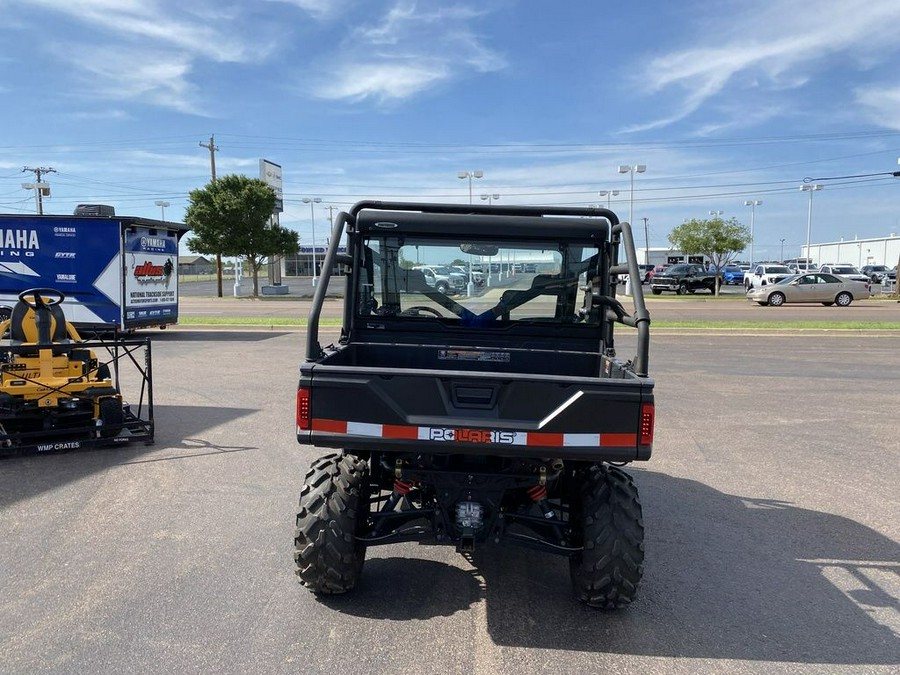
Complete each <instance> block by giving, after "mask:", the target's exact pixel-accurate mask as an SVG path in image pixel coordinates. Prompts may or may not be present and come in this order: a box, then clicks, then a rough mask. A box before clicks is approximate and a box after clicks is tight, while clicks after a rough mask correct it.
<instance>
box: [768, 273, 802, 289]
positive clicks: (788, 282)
mask: <svg viewBox="0 0 900 675" xmlns="http://www.w3.org/2000/svg"><path fill="white" fill-rule="evenodd" d="M801 276H803V275H801V274H792V275H791V276H789V277H785V278H784V279H782V280H781V281H777V282H776V283H775V285H776V286H790V285H791V282H792V281H794V279H799V278H800V277H801ZM763 288H765V287H763Z"/></svg>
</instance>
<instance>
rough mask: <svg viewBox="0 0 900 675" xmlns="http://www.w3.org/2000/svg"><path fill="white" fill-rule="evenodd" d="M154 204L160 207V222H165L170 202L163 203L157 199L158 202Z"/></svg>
mask: <svg viewBox="0 0 900 675" xmlns="http://www.w3.org/2000/svg"><path fill="white" fill-rule="evenodd" d="M153 203H154V204H156V205H157V206H158V207H159V212H160V218H159V219H160V220H165V219H166V207H167V206H169V202H166V201H163V200H162V199H157V200H156V201H155V202H153Z"/></svg>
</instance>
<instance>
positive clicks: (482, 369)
mask: <svg viewBox="0 0 900 675" xmlns="http://www.w3.org/2000/svg"><path fill="white" fill-rule="evenodd" d="M345 231H346V232H345ZM345 233H346V236H347V243H348V249H347V250H348V253H347V254H342V253H338V250H337V245H338V242H340V241H341V239H342V237H343V236H344V234H345ZM338 263H342V264H343V265H344V266H345V267H346V269H347V277H346V301H345V306H344V316H343V328H342V331H341V336H340V339H339V340H338V342H337V343H335V344H332V345H328V346H326V347H322V346H321V345H320V343H319V332H318V326H319V316H320V313H321V310H322V305H323V301H324V299H325V294H326V292H327V288H328V282H329V279H328V278H327V277H325V278H322V280H321V283H320V284H319V286H318V287H317V289H316V294H315V297H314V299H313V304H312V310H311V312H310V316H309V335H308V345H307V354H306V362H305V363H303V364H302V365H301V366H300V386H299V389H298V393H297V438H298V440H299V442H300V443H304V444H312V445H316V446H321V447H327V448H335V449H336V450H337V451H336V452H334V453H333V454H329V455H326V456H324V457H322V458H321V459H318V460H317V461H315V462H314V463H313V465H312V467H311V468H310V470H309V472H308V473H307V474H306V482H305V485H304V486H303V488H302V491H301V493H300V506H299V513H298V514H297V522H296V525H297V527H296V531H295V540H294V543H295V553H294V557H295V561H296V564H297V567H298V572H297V574H298V575H299V577H300V580H301V581H302V583H303V584H304V585H305V586H307V587H308V588H309V589H310V590H312V591H313V592H315V593H326V594H327V593H343V592H346V591H349V590H351V589H352V588H353V587H354V586H355V584H356V583H357V581H358V580H359V577H360V573H361V571H362V567H363V561H364V558H365V554H366V548H367V547H369V546H375V545H379V544H390V543H394V542H402V541H423V540H424V541H430V542H438V543H447V544H451V545H455V546H456V547H457V549H458V550H460V551H472V550H474V549H475V548H476V547H478V546H482V545H487V544H494V545H496V544H519V545H521V546H527V547H531V548H534V549H538V550H541V551H546V552H548V553H555V554H559V555H564V556H567V557H568V558H569V560H570V565H571V577H572V582H573V584H574V588H575V592H576V595H577V596H578V597H579V598H580V599H581V600H582V601H583V602H585V603H586V604H588V605H590V606H593V607H599V608H604V609H612V608H618V607H622V606H624V605H626V604H628V603H629V602H631V600H632V599H633V598H634V596H635V593H636V590H637V587H638V583H639V581H640V579H641V574H642V569H643V559H644V548H643V523H642V520H641V505H640V502H639V500H638V492H637V488H636V486H635V484H634V482H633V481H632V479H631V477H630V476H629V475H628V474H627V473H625V472H624V471H622V469H621V468H619V467H620V466H622V465H623V464H626V463H628V462H632V461H636V460H639V461H640V460H647V459H649V458H650V452H651V448H652V444H653V426H654V401H653V380H651V379H650V378H649V377H648V373H647V360H648V353H649V324H650V317H649V314H648V312H647V310H646V308H645V306H644V299H643V295H642V291H641V286H640V285H639V284H636V285H634V286H633V294H634V295H633V297H632V298H631V301H630V303H629V304H630V309H626V308H625V307H624V306H623V305H622V304H621V303H620V301H619V300H618V299H617V298H616V283H617V279H618V277H619V275H620V274H630V275H632V278H639V277H638V274H639V273H638V269H637V260H636V257H635V254H634V242H633V239H632V236H631V229H630V227H629V225H628V224H626V223H623V224H620V223H619V221H618V218H617V217H616V215H615V214H614V213H613V212H612V211H609V210H607V209H603V208H552V207H524V206H520V207H516V206H470V205H453V204H408V203H383V202H372V201H366V202H360V203H358V204H356V205H355V206H354V207H353V208H352V209H351V210H350V212H349V213H343V212H342V213H340V214H338V217H337V219H336V221H335V224H334V230H333V233H332V237H331V247H330V248H329V250H328V253H327V255H326V257H325V262H324V265H323V269H324V270H332V269H334V268H335V265H336V264H338ZM422 265H454V266H462V267H465V268H466V269H473V268H477V269H480V270H484V271H485V283H484V284H483V285H480V286H478V285H474V284H469V285H468V286H467V288H466V289H465V290H464V292H462V293H460V294H457V295H454V296H450V295H446V294H444V293H441V292H439V291H437V290H436V289H435V288H434V287H433V286H431V285H429V284H428V283H427V281H426V279H425V277H424V275H423V274H422V272H421V271H420V270H417V269H415V268H416V267H421V266H422ZM488 270H489V271H490V272H489V273H488ZM526 270H528V271H526ZM616 324H623V325H626V326H630V327H632V328H634V329H636V345H637V347H636V353H635V355H634V356H633V358H631V359H630V360H627V361H626V360H622V359H619V358H617V357H616V351H615V346H614V339H613V328H614V326H615V325H616Z"/></svg>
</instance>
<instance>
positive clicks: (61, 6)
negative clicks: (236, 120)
mask: <svg viewBox="0 0 900 675" xmlns="http://www.w3.org/2000/svg"><path fill="white" fill-rule="evenodd" d="M29 4H31V5H34V6H38V7H43V8H44V9H46V10H50V11H54V12H58V13H60V14H63V15H65V16H67V17H69V18H70V19H72V20H73V21H77V22H79V23H83V24H87V25H88V26H92V27H94V28H95V29H102V30H105V31H109V32H110V33H112V34H114V35H115V36H116V39H118V40H124V39H129V38H130V39H144V40H151V41H153V42H155V43H163V44H166V45H169V46H170V47H175V48H178V49H179V50H182V51H184V52H185V53H188V54H194V55H197V56H203V57H205V58H209V59H212V60H214V61H220V62H244V61H252V60H256V59H258V58H260V57H261V55H262V53H264V52H260V51H258V49H259V47H258V45H262V44H264V41H259V40H257V39H256V37H255V36H253V38H252V39H250V40H247V39H245V38H243V37H240V36H239V35H238V33H237V32H236V31H233V30H232V26H231V25H230V24H231V22H232V21H233V20H234V17H233V16H231V15H228V14H225V13H224V12H222V11H217V12H213V11H201V10H200V9H194V10H192V11H191V12H186V11H183V10H181V8H180V5H177V4H175V3H172V4H171V5H169V4H167V3H163V2H159V1H158V0H157V1H154V0H79V1H78V2H71V1H70V0H31V2H30V3H29ZM176 17H179V18H176ZM216 18H218V19H219V20H218V21H217V20H216ZM91 42H96V39H95V40H91Z"/></svg>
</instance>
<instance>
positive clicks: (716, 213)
mask: <svg viewBox="0 0 900 675" xmlns="http://www.w3.org/2000/svg"><path fill="white" fill-rule="evenodd" d="M723 213H725V212H724V211H710V212H709V215H711V216H712V217H713V219H716V218H721V217H722V214H723Z"/></svg>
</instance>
